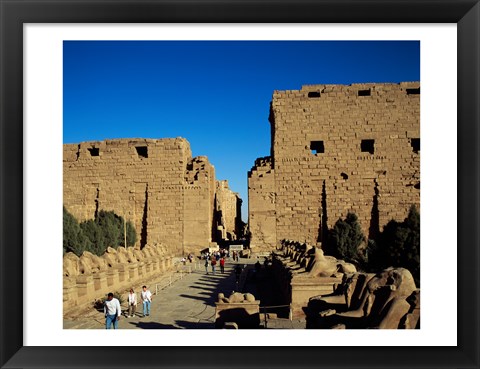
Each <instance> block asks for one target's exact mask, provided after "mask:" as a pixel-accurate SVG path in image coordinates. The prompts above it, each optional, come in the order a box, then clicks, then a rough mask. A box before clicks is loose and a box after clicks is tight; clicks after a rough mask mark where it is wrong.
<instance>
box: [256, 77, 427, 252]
mask: <svg viewBox="0 0 480 369" xmlns="http://www.w3.org/2000/svg"><path fill="white" fill-rule="evenodd" d="M270 123H271V128H272V148H271V152H272V158H271V162H272V163H271V166H270V167H269V168H268V170H267V171H270V172H269V173H263V172H262V171H264V169H263V168H264V166H262V165H260V166H259V165H256V166H254V167H253V168H252V171H251V175H250V177H249V207H250V211H249V224H250V230H251V232H252V240H262V241H260V242H259V243H258V246H259V247H267V246H270V241H268V242H267V241H263V240H264V239H265V236H264V235H262V233H263V234H268V235H269V237H273V235H275V236H274V237H275V240H276V241H275V243H276V244H277V245H278V244H279V241H280V240H282V239H292V238H293V239H297V240H301V241H305V242H309V243H312V244H315V243H316V242H318V241H321V240H322V232H323V230H324V229H325V228H326V227H327V226H328V227H329V228H330V227H332V226H333V225H334V223H335V222H336V221H337V220H338V218H340V217H342V218H343V217H345V215H346V214H347V213H348V212H355V213H356V214H357V216H358V218H359V221H360V224H361V226H362V229H363V232H364V233H365V234H366V235H367V236H370V237H373V236H374V235H375V234H376V233H377V232H378V230H379V229H381V227H382V226H383V225H385V224H386V223H387V222H388V221H389V220H390V219H396V220H403V219H404V218H405V217H406V215H407V213H408V209H409V207H410V206H411V204H416V205H417V207H418V208H419V206H420V84H419V83H418V82H403V83H400V84H352V85H349V86H346V85H308V86H303V87H302V89H301V90H292V91H275V92H274V94H273V99H272V105H271V112H270ZM272 177H273V185H272ZM272 187H273V190H271V189H272ZM268 193H271V197H272V198H274V204H273V202H272V201H270V202H268V201H266V199H267V198H268V196H267V194H268ZM273 209H274V210H273ZM255 233H258V234H257V235H256V234H255ZM252 245H254V244H252Z"/></svg>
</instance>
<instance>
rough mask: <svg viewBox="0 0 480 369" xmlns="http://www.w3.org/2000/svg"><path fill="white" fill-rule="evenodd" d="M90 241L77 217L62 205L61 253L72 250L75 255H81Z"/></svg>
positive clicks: (87, 247) (89, 245)
mask: <svg viewBox="0 0 480 369" xmlns="http://www.w3.org/2000/svg"><path fill="white" fill-rule="evenodd" d="M90 247H91V243H90V241H89V240H88V238H87V237H85V235H84V234H83V232H82V229H81V228H80V225H79V224H78V221H77V219H75V217H74V216H73V215H72V214H70V213H69V212H68V210H67V209H66V208H65V206H64V207H63V253H64V254H65V253H66V252H73V253H74V254H75V255H77V256H80V255H82V253H83V251H85V250H88V249H89V248H90Z"/></svg>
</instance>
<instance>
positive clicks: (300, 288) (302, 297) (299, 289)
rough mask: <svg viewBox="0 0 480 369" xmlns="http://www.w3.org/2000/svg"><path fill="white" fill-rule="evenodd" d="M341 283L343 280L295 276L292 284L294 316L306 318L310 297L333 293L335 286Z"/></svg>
mask: <svg viewBox="0 0 480 369" xmlns="http://www.w3.org/2000/svg"><path fill="white" fill-rule="evenodd" d="M341 282H342V280H341V278H332V277H313V278H312V277H299V276H295V277H294V278H293V279H292V281H291V282H290V285H291V289H292V290H291V293H292V299H291V301H292V314H293V316H294V317H299V316H305V312H304V311H303V308H304V307H307V306H308V301H309V299H310V297H313V296H317V295H328V294H330V293H333V291H334V288H335V286H336V285H337V284H340V283H341Z"/></svg>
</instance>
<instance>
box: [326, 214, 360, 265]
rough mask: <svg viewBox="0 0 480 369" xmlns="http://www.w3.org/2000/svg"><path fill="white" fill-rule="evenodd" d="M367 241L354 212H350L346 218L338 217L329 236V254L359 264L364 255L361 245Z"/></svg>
mask: <svg viewBox="0 0 480 369" xmlns="http://www.w3.org/2000/svg"><path fill="white" fill-rule="evenodd" d="M363 242H365V236H364V235H363V233H362V228H361V227H360V224H359V223H358V218H357V216H356V215H355V214H353V213H348V214H347V216H346V218H345V220H342V219H338V220H337V222H336V223H335V225H334V226H333V228H332V229H331V230H330V231H329V236H328V247H327V250H328V254H330V255H332V256H335V257H336V258H337V259H343V260H345V261H347V262H351V263H355V264H359V263H361V262H362V260H363V255H362V253H361V252H360V251H359V247H360V245H361V244H362V243H363Z"/></svg>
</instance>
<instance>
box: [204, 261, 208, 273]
mask: <svg viewBox="0 0 480 369" xmlns="http://www.w3.org/2000/svg"><path fill="white" fill-rule="evenodd" d="M205 273H207V274H208V259H207V258H205Z"/></svg>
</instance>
